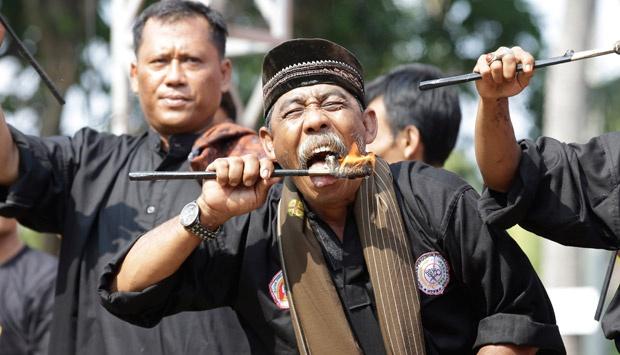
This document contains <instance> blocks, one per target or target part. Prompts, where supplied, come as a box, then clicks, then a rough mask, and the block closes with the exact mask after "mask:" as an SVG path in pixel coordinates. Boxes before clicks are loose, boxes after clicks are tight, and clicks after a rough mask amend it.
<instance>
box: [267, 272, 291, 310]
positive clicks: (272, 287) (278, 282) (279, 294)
mask: <svg viewBox="0 0 620 355" xmlns="http://www.w3.org/2000/svg"><path fill="white" fill-rule="evenodd" d="M269 294H271V298H272V299H273V302H274V303H275V304H276V306H278V308H280V309H288V308H289V307H288V297H286V284H284V275H283V274H282V270H280V271H278V273H277V274H276V275H275V276H274V277H273V278H272V279H271V282H269Z"/></svg>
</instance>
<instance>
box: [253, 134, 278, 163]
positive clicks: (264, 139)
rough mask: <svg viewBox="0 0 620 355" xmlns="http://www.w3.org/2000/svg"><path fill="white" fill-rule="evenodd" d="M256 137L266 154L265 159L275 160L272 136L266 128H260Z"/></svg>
mask: <svg viewBox="0 0 620 355" xmlns="http://www.w3.org/2000/svg"><path fill="white" fill-rule="evenodd" d="M258 136H259V137H260V142H261V144H262V146H263V150H264V151H265V153H266V154H267V158H269V159H271V160H274V161H275V160H277V159H276V151H275V149H274V147H273V136H272V135H271V132H270V131H269V130H268V129H267V128H265V127H261V128H260V130H259V131H258Z"/></svg>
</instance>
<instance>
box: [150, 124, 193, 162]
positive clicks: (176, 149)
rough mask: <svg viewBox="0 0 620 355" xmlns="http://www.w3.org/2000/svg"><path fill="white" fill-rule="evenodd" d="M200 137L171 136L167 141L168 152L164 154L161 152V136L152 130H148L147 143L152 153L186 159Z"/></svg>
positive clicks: (189, 134) (189, 135) (191, 134)
mask: <svg viewBox="0 0 620 355" xmlns="http://www.w3.org/2000/svg"><path fill="white" fill-rule="evenodd" d="M199 136H200V134H199V133H181V134H173V135H171V136H170V138H169V139H168V144H169V150H168V152H167V153H166V152H164V151H163V150H162V142H161V135H160V134H159V133H158V132H157V131H155V130H154V129H153V128H149V132H148V138H147V139H148V142H149V146H150V147H151V149H153V151H155V152H157V153H162V154H163V155H164V156H173V157H183V158H184V159H185V158H187V156H188V155H189V153H190V152H191V150H192V146H193V145H194V142H195V141H196V139H197V138H198V137H199Z"/></svg>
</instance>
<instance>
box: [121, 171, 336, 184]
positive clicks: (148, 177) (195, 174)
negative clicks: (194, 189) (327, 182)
mask: <svg viewBox="0 0 620 355" xmlns="http://www.w3.org/2000/svg"><path fill="white" fill-rule="evenodd" d="M335 175H337V174H336V173H335V172H333V171H330V170H308V169H276V170H274V171H273V174H271V176H272V177H283V176H335ZM215 177H216V174H215V172H213V171H137V172H130V173H129V180H131V181H153V180H201V179H202V180H206V179H215Z"/></svg>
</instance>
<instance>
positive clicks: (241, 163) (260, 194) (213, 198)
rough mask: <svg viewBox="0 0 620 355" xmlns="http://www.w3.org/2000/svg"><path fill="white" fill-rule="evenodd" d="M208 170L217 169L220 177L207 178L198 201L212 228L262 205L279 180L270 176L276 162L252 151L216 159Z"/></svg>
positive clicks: (205, 219) (202, 219) (204, 222)
mask: <svg viewBox="0 0 620 355" xmlns="http://www.w3.org/2000/svg"><path fill="white" fill-rule="evenodd" d="M206 170H207V171H214V172H215V173H216V174H217V179H215V180H204V182H203V185H202V194H201V195H200V197H199V198H198V199H197V200H196V202H197V203H198V205H199V206H200V210H201V213H202V215H201V218H200V219H201V223H202V224H203V225H204V226H206V227H207V228H209V229H215V228H216V227H217V226H219V225H221V224H223V223H224V222H226V221H227V220H228V219H230V218H232V217H234V216H239V215H242V214H244V213H248V212H250V211H253V210H255V209H257V208H258V207H260V206H262V205H263V204H264V203H265V200H266V199H267V193H268V192H269V188H270V187H271V185H273V184H275V183H277V182H278V181H279V180H280V179H279V178H271V175H272V173H273V170H274V165H273V162H272V161H271V160H270V159H267V158H263V159H260V160H259V159H258V157H257V156H256V155H252V154H248V155H244V156H242V157H228V158H220V159H217V160H215V161H214V162H212V163H211V164H209V166H208V167H207V169H206Z"/></svg>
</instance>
